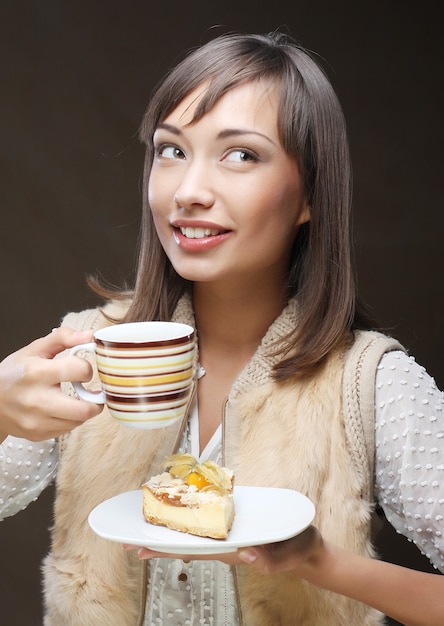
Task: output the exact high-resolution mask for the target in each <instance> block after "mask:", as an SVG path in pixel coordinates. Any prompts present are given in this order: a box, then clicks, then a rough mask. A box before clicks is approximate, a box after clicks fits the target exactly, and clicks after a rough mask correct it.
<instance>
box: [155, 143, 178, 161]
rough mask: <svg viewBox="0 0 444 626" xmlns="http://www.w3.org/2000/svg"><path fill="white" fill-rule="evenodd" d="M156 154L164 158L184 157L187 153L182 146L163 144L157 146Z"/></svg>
mask: <svg viewBox="0 0 444 626" xmlns="http://www.w3.org/2000/svg"><path fill="white" fill-rule="evenodd" d="M156 155H157V156H158V157H161V158H162V159H184V158H185V155H184V153H183V152H182V150H181V149H180V148H178V147H177V146H171V145H162V146H159V147H158V148H156Z"/></svg>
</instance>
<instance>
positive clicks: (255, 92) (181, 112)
mask: <svg viewBox="0 0 444 626" xmlns="http://www.w3.org/2000/svg"><path fill="white" fill-rule="evenodd" d="M211 87H212V86H211V83H210V82H209V81H206V82H204V83H202V84H201V85H199V86H198V87H196V88H194V89H193V90H192V91H191V92H190V93H189V94H188V95H186V96H185V97H184V98H183V100H181V101H180V102H179V104H178V105H177V106H176V107H175V108H174V109H173V110H172V111H170V112H169V113H168V115H167V116H166V117H165V118H164V119H163V120H162V121H163V122H167V123H168V122H171V121H173V120H174V121H175V122H176V123H179V122H180V124H181V125H183V126H185V125H187V124H191V123H193V122H194V121H196V113H197V111H198V109H199V107H200V105H201V103H202V100H204V99H206V98H207V97H208V95H209V92H211ZM278 98H279V94H278V89H277V86H276V84H275V83H273V82H272V81H270V80H255V81H249V82H245V83H241V84H239V85H234V86H233V87H231V88H229V89H227V90H226V91H225V92H224V93H223V94H222V95H221V96H219V97H218V98H217V99H216V100H215V101H213V100H211V106H210V107H207V106H206V107H204V111H205V113H209V112H210V111H214V110H224V109H225V111H227V110H228V111H232V113H233V115H236V116H240V117H246V116H247V117H257V116H258V115H259V116H260V114H261V111H264V110H266V111H267V114H268V115H269V114H270V111H274V112H275V114H276V116H277V109H278ZM198 117H200V115H199V116H198ZM234 121H236V120H233V122H234Z"/></svg>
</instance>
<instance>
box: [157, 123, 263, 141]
mask: <svg viewBox="0 0 444 626" xmlns="http://www.w3.org/2000/svg"><path fill="white" fill-rule="evenodd" d="M160 129H163V130H167V131H169V132H170V133H173V134H174V135H182V131H181V130H180V128H177V126H173V125H172V124H167V123H165V122H161V123H160V124H158V126H157V128H156V130H160ZM240 135H258V136H259V137H263V138H264V139H266V140H267V141H269V142H270V143H272V144H273V145H274V141H273V140H272V139H270V137H268V136H267V135H264V133H261V132H259V131H257V130H252V129H250V128H226V129H224V130H221V131H220V133H218V135H217V138H218V139H225V138H227V137H236V136H240Z"/></svg>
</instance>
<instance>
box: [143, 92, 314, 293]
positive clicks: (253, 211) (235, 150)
mask: <svg viewBox="0 0 444 626" xmlns="http://www.w3.org/2000/svg"><path fill="white" fill-rule="evenodd" d="M204 90H205V86H203V87H201V88H198V89H196V90H195V91H194V92H192V93H191V94H190V95H189V96H188V97H187V98H185V99H184V100H183V101H182V102H181V103H180V104H179V105H178V106H177V108H176V109H174V111H173V112H172V113H171V114H170V115H168V117H167V118H166V119H165V120H164V121H163V122H162V123H161V124H159V126H158V128H157V130H156V132H155V134H154V148H155V156H154V161H153V165H152V169H151V173H150V180H149V204H150V207H151V210H152V213H153V218H154V222H155V226H156V229H157V233H158V236H159V238H160V241H161V244H162V246H163V248H164V250H165V252H166V254H167V255H168V257H169V259H170V261H171V263H172V265H173V267H174V268H175V270H176V271H177V272H178V273H179V274H180V275H181V276H183V277H184V278H186V279H188V280H191V281H205V282H207V281H213V282H214V281H222V282H223V284H225V286H227V285H228V284H229V283H230V281H234V282H239V281H242V282H243V283H244V284H246V283H245V281H250V282H251V281H257V280H260V281H261V283H262V284H264V283H266V281H268V280H271V281H276V280H279V281H283V280H285V276H286V273H287V271H288V265H289V258H290V251H291V247H292V243H293V241H294V238H295V235H296V232H297V230H298V227H299V226H300V224H302V223H303V222H306V221H308V220H309V207H308V206H307V203H306V200H305V197H304V190H303V184H302V181H301V177H300V174H299V167H298V165H297V163H296V161H295V160H294V159H293V158H291V157H290V156H289V155H288V154H287V153H286V152H285V150H284V149H283V147H282V145H281V143H280V140H279V135H278V125H277V102H278V96H277V90H276V88H271V87H270V84H269V83H268V82H265V81H264V82H253V83H247V84H245V85H241V86H238V87H235V88H234V89H232V90H231V91H229V92H228V93H226V94H225V95H224V96H223V97H222V98H221V99H220V100H219V101H218V102H217V103H216V104H215V106H214V107H213V108H212V109H211V110H210V111H209V112H208V113H206V114H205V115H204V116H203V117H202V118H201V119H200V120H199V121H198V122H196V123H192V124H190V122H191V120H192V118H193V113H194V110H195V108H196V105H197V103H198V102H199V98H200V97H201V95H202V93H203V92H204ZM227 281H228V282H227ZM253 284H255V283H253ZM256 284H257V283H256Z"/></svg>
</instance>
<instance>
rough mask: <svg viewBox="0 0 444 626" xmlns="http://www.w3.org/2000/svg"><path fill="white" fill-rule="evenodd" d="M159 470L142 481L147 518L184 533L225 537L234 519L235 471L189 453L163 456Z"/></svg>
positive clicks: (144, 513)
mask: <svg viewBox="0 0 444 626" xmlns="http://www.w3.org/2000/svg"><path fill="white" fill-rule="evenodd" d="M162 469H163V470H164V471H163V472H162V473H160V474H157V475H156V476H153V477H152V478H150V480H148V482H146V483H144V484H143V485H142V492H143V515H144V517H145V519H146V521H147V522H149V523H150V524H156V525H158V526H166V527H168V528H171V529H172V530H178V531H180V532H183V533H190V534H192V535H199V536H200V537H211V538H212V539H226V538H227V536H228V532H229V531H230V529H231V526H232V524H233V520H234V498H233V484H234V474H233V472H232V471H231V470H229V469H228V468H226V467H221V466H219V465H217V464H216V463H213V462H212V461H205V462H204V463H198V462H197V461H196V459H195V458H194V457H193V456H192V455H191V454H176V455H173V456H170V457H168V458H167V459H165V461H164V463H163V467H162Z"/></svg>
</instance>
